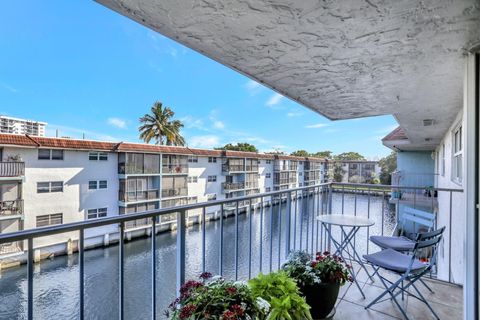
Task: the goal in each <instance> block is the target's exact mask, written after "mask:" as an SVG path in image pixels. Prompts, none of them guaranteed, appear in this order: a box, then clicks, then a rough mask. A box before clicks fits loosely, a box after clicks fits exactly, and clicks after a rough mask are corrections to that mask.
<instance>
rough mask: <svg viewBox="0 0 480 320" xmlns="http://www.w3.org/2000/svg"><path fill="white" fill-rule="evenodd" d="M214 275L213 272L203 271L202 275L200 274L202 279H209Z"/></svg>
mask: <svg viewBox="0 0 480 320" xmlns="http://www.w3.org/2000/svg"><path fill="white" fill-rule="evenodd" d="M211 277H212V274H211V273H210V272H203V273H202V274H201V275H200V279H202V280H208V279H210V278H211Z"/></svg>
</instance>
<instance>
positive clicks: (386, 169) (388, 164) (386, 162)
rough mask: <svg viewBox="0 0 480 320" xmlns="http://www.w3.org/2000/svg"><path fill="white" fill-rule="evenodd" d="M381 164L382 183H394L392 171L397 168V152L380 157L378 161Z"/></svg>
mask: <svg viewBox="0 0 480 320" xmlns="http://www.w3.org/2000/svg"><path fill="white" fill-rule="evenodd" d="M378 165H379V166H380V168H381V170H380V183H381V184H387V185H391V184H392V173H393V172H394V171H395V170H397V153H396V152H395V151H392V153H390V154H389V155H388V156H386V157H384V158H382V159H380V161H378Z"/></svg>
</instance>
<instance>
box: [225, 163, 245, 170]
mask: <svg viewBox="0 0 480 320" xmlns="http://www.w3.org/2000/svg"><path fill="white" fill-rule="evenodd" d="M222 171H223V172H244V171H245V166H244V165H240V164H222Z"/></svg>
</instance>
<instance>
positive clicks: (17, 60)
mask: <svg viewBox="0 0 480 320" xmlns="http://www.w3.org/2000/svg"><path fill="white" fill-rule="evenodd" d="M0 48H1V50H0V114H6V115H10V116H15V117H23V118H29V119H35V120H39V121H46V122H48V131H47V134H48V135H52V136H53V135H54V134H55V130H56V129H58V130H59V132H60V135H62V136H70V137H74V138H80V137H82V135H83V133H84V134H85V136H86V138H90V139H100V140H115V141H138V130H137V128H138V118H139V117H140V116H142V115H143V114H145V113H146V112H148V111H149V109H150V106H151V105H152V103H153V102H154V101H156V100H160V101H162V102H163V103H164V104H165V105H167V106H170V107H171V108H172V109H173V110H174V111H175V112H176V117H177V118H179V119H181V120H182V121H183V122H184V124H185V128H184V129H183V131H182V133H183V135H184V136H185V137H186V140H187V143H188V145H189V146H191V147H204V148H211V147H215V146H220V145H223V144H225V143H229V142H249V143H252V144H254V145H256V146H257V147H258V148H259V149H260V150H262V151H270V150H275V149H279V150H282V151H286V152H291V151H294V150H297V149H306V150H308V151H312V152H315V151H320V150H332V151H333V152H335V153H340V152H345V151H357V152H360V153H362V154H364V155H365V156H367V157H368V158H375V157H379V156H383V155H386V154H388V153H389V149H387V148H385V147H383V146H382V144H381V141H380V139H381V138H382V137H383V136H385V135H386V134H387V133H388V132H389V131H391V130H393V129H394V128H395V127H396V121H395V120H394V118H393V117H391V116H383V117H373V118H366V119H359V120H346V121H336V122H331V121H329V120H327V119H326V118H324V117H322V116H321V115H319V114H317V113H315V112H313V111H310V110H309V109H307V108H305V107H303V106H301V105H299V104H297V103H295V102H293V101H290V100H289V99H287V98H284V97H282V96H280V95H278V94H276V93H275V92H273V91H271V90H269V89H268V88H265V87H263V86H261V85H259V84H257V83H255V82H253V81H251V80H249V79H248V78H246V77H244V76H242V75H240V74H238V73H236V72H235V71H232V70H230V69H229V68H227V67H224V66H223V65H220V64H218V63H217V62H215V61H212V60H210V59H208V58H206V57H204V56H202V55H200V54H198V53H196V52H194V51H192V50H190V49H188V48H185V47H183V46H181V45H179V44H177V43H175V42H173V41H171V40H169V39H167V38H165V37H163V36H161V35H159V34H157V33H155V32H153V31H151V30H149V29H147V28H145V27H143V26H141V25H139V24H137V23H135V22H133V21H131V20H129V19H127V18H125V17H123V16H121V15H119V14H117V13H115V12H113V11H111V10H109V9H107V8H104V7H103V6H101V5H99V4H97V3H95V2H93V1H65V0H50V1H36V0H31V1H22V0H17V1H8V2H6V3H4V4H3V6H2V10H1V12H0Z"/></svg>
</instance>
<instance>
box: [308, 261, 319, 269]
mask: <svg viewBox="0 0 480 320" xmlns="http://www.w3.org/2000/svg"><path fill="white" fill-rule="evenodd" d="M317 264H318V261H312V262H311V263H310V266H311V267H312V268H315V267H316V266H317Z"/></svg>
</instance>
